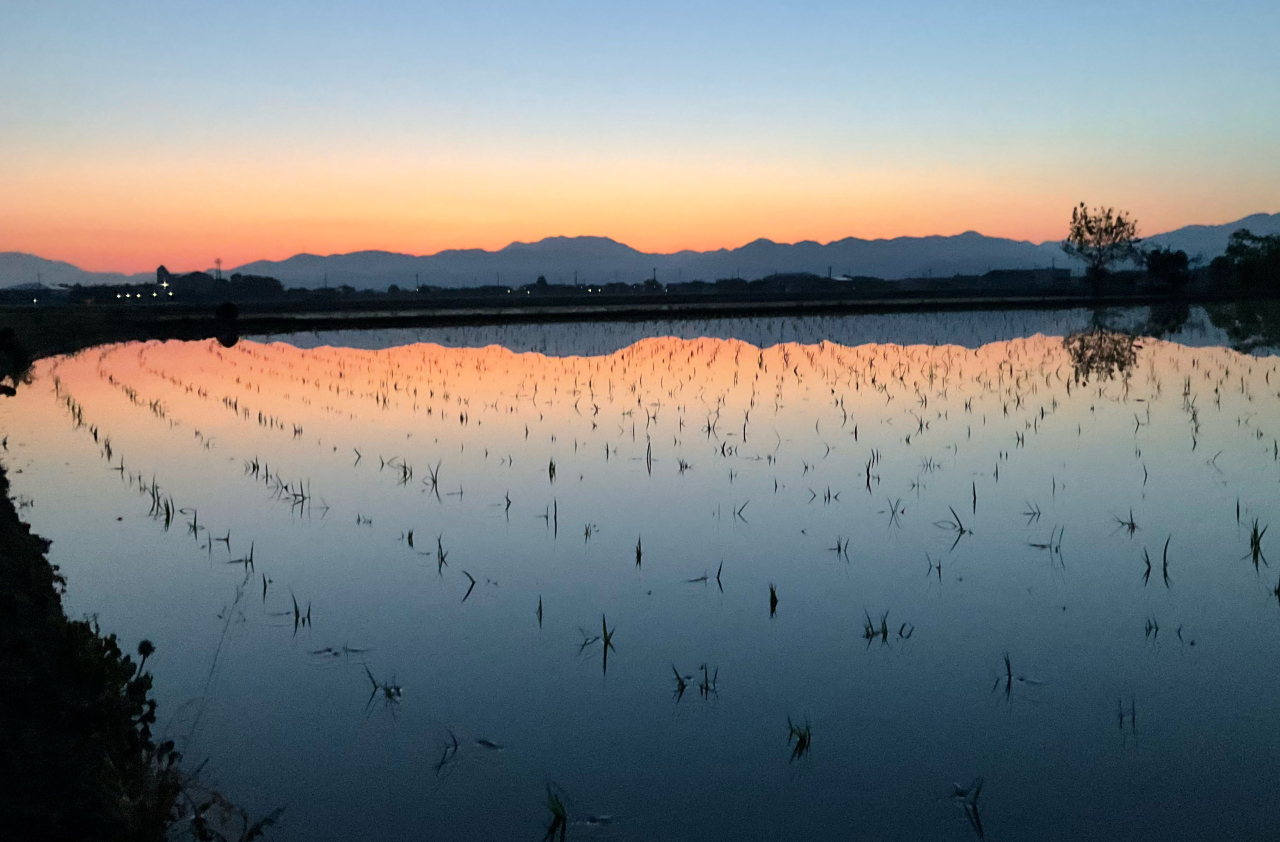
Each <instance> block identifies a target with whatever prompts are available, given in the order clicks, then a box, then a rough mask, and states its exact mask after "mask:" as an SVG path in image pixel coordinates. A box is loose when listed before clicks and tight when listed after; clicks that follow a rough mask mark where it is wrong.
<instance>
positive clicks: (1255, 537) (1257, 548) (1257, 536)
mask: <svg viewBox="0 0 1280 842" xmlns="http://www.w3.org/2000/svg"><path fill="white" fill-rule="evenodd" d="M1268 528H1270V524H1268V525H1267V526H1264V527H1262V529H1261V530H1259V529H1258V519H1257V518H1254V519H1253V529H1252V530H1251V531H1250V533H1249V554H1248V555H1246V556H1245V558H1251V559H1252V560H1253V569H1254V570H1255V571H1256V570H1257V569H1258V563H1259V562H1261V563H1262V564H1264V565H1266V566H1267V567H1270V566H1271V565H1269V564H1267V557H1266V556H1265V555H1264V554H1263V552H1262V538H1263V536H1264V535H1266V534H1267V529H1268Z"/></svg>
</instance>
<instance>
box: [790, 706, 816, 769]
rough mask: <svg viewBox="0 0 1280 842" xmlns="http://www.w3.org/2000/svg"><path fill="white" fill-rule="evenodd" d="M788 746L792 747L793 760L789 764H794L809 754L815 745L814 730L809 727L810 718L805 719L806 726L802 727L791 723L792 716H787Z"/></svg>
mask: <svg viewBox="0 0 1280 842" xmlns="http://www.w3.org/2000/svg"><path fill="white" fill-rule="evenodd" d="M793 742H794V743H795V745H794V746H792V743H793ZM787 745H788V746H791V759H790V760H789V761H787V762H788V763H794V762H795V761H797V760H799V759H800V758H802V757H804V756H805V755H806V754H808V753H809V749H810V748H811V747H812V745H813V728H812V726H810V725H809V719H808V717H806V718H805V720H804V725H803V726H800V725H796V724H795V723H794V722H792V721H791V716H790V715H788V716H787Z"/></svg>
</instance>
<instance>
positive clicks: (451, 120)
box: [0, 0, 1280, 272]
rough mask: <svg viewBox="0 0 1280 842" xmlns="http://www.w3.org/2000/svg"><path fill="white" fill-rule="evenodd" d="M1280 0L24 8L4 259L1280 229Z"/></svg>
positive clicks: (307, 2) (11, 12)
mask: <svg viewBox="0 0 1280 842" xmlns="http://www.w3.org/2000/svg"><path fill="white" fill-rule="evenodd" d="M1277 32H1280V3H1276V2H1275V0H1242V1H1241V2H1230V0H1219V1H1218V2H1208V0H1200V2H1183V0H1159V1H1158V2H1156V1H1155V0H1142V1H1141V2H1139V0H1107V1H1106V2H1096V1H1095V0H1080V2H1072V3H1066V2H1036V0H1022V1H1021V2H977V0H973V1H972V2H958V0H954V1H952V0H915V2H911V1H910V0H903V2H895V3H888V2H884V0H876V2H861V1H860V0H845V2H836V0H811V2H791V3H777V2H759V0H734V2H693V0H685V2H666V0H660V2H648V3H643V4H641V3H632V2H613V1H611V2H600V0H594V1H593V2H541V3H531V2H515V1H514V0H469V2H467V3H457V2H450V3H436V2H410V0H372V1H368V0H367V1H366V2H358V3H357V2H354V0H347V2H332V1H331V0H273V2H271V3H262V2H260V0H256V1H255V2H241V1H240V0H220V1H219V2H190V1H189V0H163V2H160V1H159V0H152V1H151V2H134V1H133V0H103V1H102V2H98V0H78V1H77V2H69V1H68V0H4V2H3V3H0V80H2V82H3V83H2V84H0V251H22V252H29V253H34V254H38V255H40V256H42V257H48V258H53V259H60V260H67V261H70V262H72V263H75V264H77V265H79V266H81V267H83V268H86V269H91V270H95V271H127V272H135V271H150V270H153V269H154V268H155V267H156V265H158V264H160V263H164V264H166V265H167V266H169V267H170V268H171V269H174V270H175V271H179V270H186V269H195V268H205V267H208V266H211V265H212V263H213V260H214V258H215V257H221V258H222V260H223V263H224V265H227V266H235V265H238V264H241V263H245V262H248V261H251V260H256V259H282V258H285V257H288V256H290V255H293V254H296V253H299V252H311V253H316V254H330V253H342V252H349V251H356V250H361V249H385V250H389V251H401V252H408V253H413V254H429V253H434V252H436V251H439V250H442V249H447V248H488V249H494V248H500V247H502V246H504V245H506V244H507V243H510V242H512V241H531V240H537V239H541V238H542V237H546V236H556V235H569V236H572V235H598V236H608V237H612V238H614V239H616V240H619V241H621V242H625V243H627V244H628V245H631V246H634V247H636V248H639V249H643V250H646V251H663V252H668V251H676V250H679V249H684V248H692V249H713V248H720V247H735V246H739V245H742V244H744V243H746V242H750V241H751V240H754V239H756V238H758V237H768V238H770V239H773V240H777V241H779V242H794V241H798V240H806V239H808V240H819V241H822V242H826V241H829V240H834V239H840V238H842V237H847V236H857V237H864V238H875V237H895V236H903V235H911V236H920V235H927V234H956V233H960V232H963V231H966V230H976V231H980V232H982V233H984V234H988V235H991V236H1005V237H1012V238H1016V239H1026V240H1033V241H1036V242H1040V241H1044V240H1051V239H1061V238H1062V237H1063V236H1064V234H1065V229H1066V225H1067V222H1068V220H1069V218H1070V211H1071V208H1072V207H1073V206H1074V205H1075V204H1077V203H1079V202H1081V201H1084V202H1088V203H1089V204H1090V205H1109V206H1115V207H1118V208H1122V209H1126V210H1128V211H1130V212H1131V213H1132V214H1133V215H1134V216H1135V217H1136V218H1137V219H1138V221H1139V225H1140V233H1146V234H1154V233H1159V232H1161V231H1165V230H1169V229H1171V228H1176V227H1179V226H1182V225H1187V224H1194V223H1204V224H1218V223H1224V222H1229V221H1232V220H1235V219H1238V218H1240V217H1242V216H1245V215H1247V214H1250V213H1256V212H1275V211H1280V154H1277V150H1280V50H1277V49H1276V48H1275V35H1276V33H1277Z"/></svg>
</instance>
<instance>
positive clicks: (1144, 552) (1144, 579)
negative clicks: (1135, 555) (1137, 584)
mask: <svg viewBox="0 0 1280 842" xmlns="http://www.w3.org/2000/svg"><path fill="white" fill-rule="evenodd" d="M1142 561H1143V562H1144V563H1145V564H1146V565H1147V569H1146V570H1145V571H1143V573H1142V584H1143V585H1144V586H1145V585H1146V584H1147V581H1148V580H1150V579H1151V556H1150V555H1149V554H1148V553H1147V548H1146V547H1143V548H1142Z"/></svg>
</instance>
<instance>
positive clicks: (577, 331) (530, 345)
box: [253, 308, 1226, 357]
mask: <svg viewBox="0 0 1280 842" xmlns="http://www.w3.org/2000/svg"><path fill="white" fill-rule="evenodd" d="M1147 313H1148V311H1147V309H1146V308H1135V309H1118V310H1109V311H1108V315H1109V320H1110V322H1111V323H1113V324H1115V325H1117V326H1119V325H1140V324H1142V323H1143V322H1144V321H1145V318H1146V316H1147ZM1092 316H1093V313H1092V311H1090V310H1083V309H1082V310H1008V311H1003V312H975V313H965V312H939V313H892V314H886V315H864V316H806V317H803V318H787V317H768V318H764V317H762V318H745V319H688V320H683V319H682V320H674V321H639V322H590V323H569V324H509V325H480V326H473V327H442V328H397V329H390V330H363V331H355V330H335V331H315V332H312V333H298V334H290V335H288V336H284V337H270V336H266V337H264V336H258V337H253V338H254V339H257V340H259V341H268V342H269V341H272V340H275V339H282V340H283V341H286V342H289V343H290V344H292V345H296V346H297V347H299V348H318V347H321V346H324V345H332V346H334V347H342V348H364V349H367V350H378V349H381V348H394V347H396V346H399V345H411V344H414V343H419V342H429V343H433V344H436V345H443V346H444V347H446V348H483V347H484V346H486V345H501V346H502V347H504V348H509V349H511V350H512V351H536V352H538V353H540V354H549V355H551V356H558V357H564V356H584V357H586V356H599V355H602V354H612V353H614V352H615V351H617V350H619V349H621V348H625V347H627V346H628V345H632V344H634V343H636V342H639V341H640V340H641V339H645V338H647V337H651V336H675V337H678V338H681V339H698V338H700V337H711V338H716V339H740V340H742V341H744V342H749V343H750V344H752V345H756V346H757V347H760V348H768V347H770V346H772V345H777V344H779V343H782V342H798V343H800V344H803V345H816V344H817V343H819V342H823V341H826V342H835V343H836V344H838V345H848V346H850V347H852V346H856V345H866V344H869V343H875V342H883V343H894V344H898V345H962V346H964V347H966V348H977V347H979V346H981V345H986V344H988V343H991V342H1003V341H1005V340H1008V339H1016V338H1018V337H1022V336H1031V335H1033V334H1036V333H1043V334H1045V335H1046V336H1064V335H1066V334H1068V333H1071V332H1072V331H1075V330H1080V329H1083V328H1086V327H1088V326H1089V324H1090V319H1091V318H1092ZM1166 338H1170V339H1172V340H1174V341H1176V342H1179V343H1181V344H1183V345H1192V346H1203V345H1222V344H1225V343H1226V335H1225V334H1224V333H1223V332H1222V331H1221V330H1220V329H1218V328H1216V327H1214V326H1213V325H1211V324H1210V323H1209V319H1208V318H1207V317H1206V316H1205V313H1204V311H1203V310H1202V309H1200V308H1196V309H1194V310H1193V311H1192V316H1191V318H1190V319H1188V320H1187V323H1186V324H1185V325H1184V326H1183V327H1182V329H1181V330H1180V331H1179V332H1178V333H1177V334H1176V335H1174V336H1172V337H1166Z"/></svg>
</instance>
